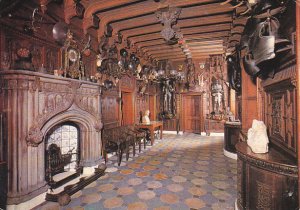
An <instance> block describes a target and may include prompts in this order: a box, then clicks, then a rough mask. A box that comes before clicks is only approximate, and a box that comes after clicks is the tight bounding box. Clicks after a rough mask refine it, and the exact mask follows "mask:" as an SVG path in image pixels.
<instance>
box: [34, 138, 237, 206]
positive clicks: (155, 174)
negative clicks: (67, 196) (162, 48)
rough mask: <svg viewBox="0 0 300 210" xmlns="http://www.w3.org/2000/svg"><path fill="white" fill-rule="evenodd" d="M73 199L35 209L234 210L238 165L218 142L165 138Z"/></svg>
mask: <svg viewBox="0 0 300 210" xmlns="http://www.w3.org/2000/svg"><path fill="white" fill-rule="evenodd" d="M116 162H117V161H116V157H114V156H113V157H111V158H110V160H109V162H108V164H107V170H106V172H107V173H106V174H105V175H104V176H103V177H101V178H100V179H98V180H97V181H95V182H93V183H92V184H90V185H89V186H87V187H85V188H84V189H83V190H81V191H79V192H78V193H76V194H74V195H73V196H72V200H71V202H70V203H69V204H68V205H67V206H64V207H59V206H58V204H57V203H53V202H45V203H43V204H42V205H40V206H38V207H37V208H35V209H43V210H46V209H47V210H50V209H51V210H52V209H64V210H71V209H76V210H78V209H86V210H98V209H118V210H123V209H124V210H125V209H129V210H132V209H136V210H143V209H156V210H165V209H172V210H173V209H174V210H185V209H188V210H193V209H203V210H204V209H207V210H208V209H219V210H225V209H230V210H232V209H234V201H235V199H236V160H232V159H230V158H227V157H225V156H224V155H223V137H222V136H209V137H207V136H200V135H197V134H183V135H175V134H164V137H163V140H156V143H155V144H154V145H153V146H152V147H151V146H148V147H147V149H146V150H144V151H143V152H142V153H138V155H137V156H135V157H131V158H130V159H129V161H126V160H123V161H122V164H121V166H119V167H118V166H117V164H116Z"/></svg>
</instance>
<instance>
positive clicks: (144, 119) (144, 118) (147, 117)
mask: <svg viewBox="0 0 300 210" xmlns="http://www.w3.org/2000/svg"><path fill="white" fill-rule="evenodd" d="M149 114H150V111H149V110H146V111H145V114H144V116H143V118H142V123H144V124H150V118H149Z"/></svg>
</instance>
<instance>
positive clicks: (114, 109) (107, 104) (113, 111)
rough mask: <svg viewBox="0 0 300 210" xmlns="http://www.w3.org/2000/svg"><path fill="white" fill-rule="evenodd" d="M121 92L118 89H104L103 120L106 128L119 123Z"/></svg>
mask: <svg viewBox="0 0 300 210" xmlns="http://www.w3.org/2000/svg"><path fill="white" fill-rule="evenodd" d="M118 99H119V92H118V91H117V90H116V89H113V90H109V91H104V93H103V96H102V121H103V126H104V127H105V128H108V127H109V128H112V127H116V126H118V125H119V110H120V104H119V100H118Z"/></svg>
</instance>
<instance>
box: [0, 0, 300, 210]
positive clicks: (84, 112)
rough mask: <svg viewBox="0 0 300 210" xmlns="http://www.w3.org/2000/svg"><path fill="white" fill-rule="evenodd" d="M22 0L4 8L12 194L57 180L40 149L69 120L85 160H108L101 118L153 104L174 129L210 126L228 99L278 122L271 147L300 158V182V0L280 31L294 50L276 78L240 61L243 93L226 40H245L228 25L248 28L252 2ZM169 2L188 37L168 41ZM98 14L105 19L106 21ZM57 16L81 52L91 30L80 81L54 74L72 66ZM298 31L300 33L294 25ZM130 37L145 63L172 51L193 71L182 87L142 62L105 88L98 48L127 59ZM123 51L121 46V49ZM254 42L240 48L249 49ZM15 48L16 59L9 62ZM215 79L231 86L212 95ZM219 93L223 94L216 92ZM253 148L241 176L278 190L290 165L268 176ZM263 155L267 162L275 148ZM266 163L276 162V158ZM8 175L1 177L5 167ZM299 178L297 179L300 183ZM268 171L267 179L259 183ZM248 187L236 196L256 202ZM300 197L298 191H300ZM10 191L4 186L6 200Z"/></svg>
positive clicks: (129, 120) (244, 115)
mask: <svg viewBox="0 0 300 210" xmlns="http://www.w3.org/2000/svg"><path fill="white" fill-rule="evenodd" d="M0 2H1V1H0ZM19 2H20V4H19V5H18V7H16V8H15V9H14V10H13V11H11V13H5V14H4V15H3V16H1V18H0V58H1V63H0V65H1V66H0V96H1V98H0V99H1V100H0V114H2V115H0V116H3V119H5V120H7V121H5V122H6V124H5V125H4V126H3V128H4V129H3V132H2V133H1V135H2V136H0V163H1V167H2V162H5V163H4V164H3V166H4V168H6V165H5V164H7V168H8V181H7V184H8V197H9V198H8V203H9V204H18V203H20V202H23V201H26V200H29V199H30V198H32V197H34V196H35V195H37V194H39V193H41V192H44V191H46V190H47V185H46V182H45V176H44V173H45V170H44V159H39V158H44V152H45V145H44V141H43V137H44V135H46V133H47V131H48V130H49V129H51V127H53V126H54V125H56V124H58V123H62V122H64V121H65V120H66V119H68V120H69V121H74V122H76V123H78V125H79V127H80V130H81V136H80V137H81V138H82V139H81V140H82V141H81V144H82V145H81V148H82V150H83V151H82V152H81V156H82V157H81V160H82V165H83V166H92V165H93V164H97V163H98V162H100V159H101V154H100V153H101V143H100V140H101V129H102V125H103V126H104V127H105V128H113V127H117V126H120V125H128V124H134V123H139V122H140V120H141V115H143V114H144V112H145V110H150V119H151V120H163V121H164V129H165V130H171V131H178V130H180V131H184V132H194V133H201V132H203V131H204V130H205V122H209V121H207V120H208V119H207V118H210V119H209V120H211V121H212V122H211V125H213V124H217V125H218V126H219V125H221V126H223V122H224V119H221V118H222V117H223V115H224V114H225V110H226V109H227V107H231V108H232V111H233V112H234V115H235V117H236V118H238V119H241V124H242V130H243V132H245V131H247V130H248V129H249V128H250V127H251V125H252V120H253V119H259V120H263V121H264V122H265V124H266V125H267V128H268V134H269V137H270V148H272V151H275V152H274V153H273V152H272V154H274V155H275V156H276V155H278V154H279V155H278V156H277V157H279V158H281V157H284V158H282V160H284V159H285V158H286V159H288V160H290V161H289V164H290V165H291V168H292V169H293V174H292V181H293V182H292V184H294V181H297V180H296V178H297V170H298V168H299V166H300V158H299V157H300V149H299V146H300V135H299V131H300V117H299V113H300V102H299V98H300V91H298V90H299V89H300V73H299V72H300V3H299V0H296V2H298V4H296V3H295V1H289V2H292V3H289V6H288V9H287V11H285V12H282V14H280V15H279V16H278V17H279V18H278V19H279V22H280V25H281V26H280V27H281V33H282V35H284V37H285V38H287V39H289V40H291V41H292V42H291V43H290V44H291V45H293V44H294V42H296V43H297V47H295V50H291V51H287V53H285V54H282V55H281V56H279V59H278V60H276V67H277V68H276V71H275V72H274V73H275V74H273V75H271V76H269V77H268V78H253V77H251V76H249V75H248V74H247V73H246V71H245V69H244V67H243V65H242V62H241V68H242V71H241V75H242V76H241V78H242V87H241V91H237V92H235V91H233V89H231V87H230V85H229V84H228V81H227V80H228V79H227V67H226V66H227V65H226V58H225V57H226V56H225V54H226V53H225V50H224V49H225V48H226V47H228V48H230V49H232V47H234V46H233V45H234V43H237V42H238V41H239V38H240V36H239V35H238V36H239V37H238V38H237V39H236V40H235V39H234V37H233V36H232V37H229V34H230V32H232V34H241V33H242V31H243V29H244V26H243V25H244V23H245V22H246V20H247V18H246V17H243V16H242V18H241V19H239V18H237V17H238V16H239V15H238V14H239V13H240V12H242V11H243V10H242V9H243V7H237V10H236V11H234V7H232V5H231V4H227V5H226V4H224V5H223V4H222V5H220V2H221V1H217V0H203V1H199V0H190V1H180V0H174V1H152V0H148V1H141V0H124V1H109V0H105V1H87V0H83V1H73V0H65V1H54V0H51V1H48V0H32V1H24V2H23V1H19ZM78 2H80V3H82V4H83V5H84V6H85V10H86V11H85V12H84V15H83V17H79V15H78V14H77V12H78V11H76V7H74V5H75V4H77V3H78ZM170 2H171V3H173V4H174V5H173V6H177V7H182V15H183V16H181V17H180V19H178V23H179V25H180V26H181V27H182V28H181V32H182V35H183V37H184V42H185V41H186V43H184V42H183V43H179V42H178V43H176V44H174V45H166V44H165V40H164V39H163V38H162V36H161V33H160V32H161V29H162V27H163V25H162V24H161V23H160V22H159V21H158V20H157V19H156V17H154V16H153V15H154V13H155V12H157V11H158V9H161V8H164V7H166V6H168V7H169V3H170ZM233 2H237V1H232V2H231V3H232V4H234V3H233ZM243 2H245V1H243ZM278 2H279V1H278ZM282 2H285V1H282ZM44 3H46V5H44ZM294 5H296V11H295V6H294ZM44 6H46V7H47V8H43V9H47V11H48V12H45V11H44V13H43V15H42V16H43V18H42V20H41V21H40V20H39V21H40V22H39V23H38V24H37V25H34V24H33V22H34V21H32V19H30V18H32V15H33V11H34V9H35V8H36V7H38V8H41V7H44ZM123 7H127V8H125V9H124V8H123ZM166 8H167V7H166ZM1 9H2V8H0V11H1ZM128 11H130V12H128ZM40 12H41V11H40ZM95 16H97V17H99V18H100V19H101V20H100V24H99V22H97V18H95ZM233 16H234V19H233V18H232V17H233ZM38 17H39V16H38ZM28 18H29V19H28ZM295 20H297V22H296V24H295ZM199 21H200V24H199ZM202 21H203V22H202ZM57 22H66V23H67V24H68V27H69V29H70V31H71V32H72V33H73V38H74V40H75V41H76V44H77V45H78V49H77V50H82V52H83V48H84V46H85V43H86V41H87V40H88V37H90V41H91V42H90V44H91V46H92V47H91V50H90V54H85V53H82V65H83V66H84V67H85V68H84V69H85V74H84V75H82V77H81V78H80V79H81V80H79V79H72V78H65V77H60V76H57V75H56V76H54V72H60V71H61V70H62V69H64V65H65V63H66V60H65V59H66V58H68V56H66V54H65V53H64V51H66V49H65V48H63V43H60V42H59V40H56V41H55V39H54V38H53V33H52V29H53V26H54V25H55V24H56V23H57ZM35 24H36V23H35ZM98 26H100V27H99V28H97V27H98ZM108 26H111V27H112V28H113V32H112V35H111V36H108V34H107V33H109V30H108V29H109V28H110V27H108ZM235 26H237V27H235ZM144 30H145V31H147V32H145V31H144ZM118 32H120V33H123V35H124V37H123V38H122V37H121V36H120V37H121V41H120V40H117V39H116V37H117V34H118ZM294 32H296V35H294V36H292V35H293V34H294ZM234 36H236V35H234ZM106 38H107V40H106ZM118 38H119V37H118ZM103 40H104V41H103ZM230 40H231V41H232V42H230ZM102 41H103V42H105V41H107V43H106V45H105V46H102V45H100V44H99V43H101V42H102ZM188 41H189V42H188ZM198 41H199V43H197V42H198ZM200 42H201V43H200ZM187 43H188V44H187ZM73 44H74V43H73ZM101 44H102V43H101ZM198 44H199V45H198ZM114 45H116V51H113V50H112V51H113V53H111V52H110V51H109V50H108V49H106V47H107V48H109V47H111V46H114ZM188 45H190V46H189V47H190V49H191V51H193V52H194V54H193V56H195V57H194V58H195V59H194V58H193V60H192V63H190V64H188V61H191V60H189V59H187V54H185V53H186V52H187V51H189V50H188V49H184V48H185V47H188ZM294 46H295V45H294ZM104 48H105V49H104ZM122 48H124V49H127V50H128V55H129V56H130V54H131V53H135V54H136V55H137V56H139V59H140V61H141V64H142V65H144V64H145V66H147V68H148V70H149V71H150V69H152V68H154V67H157V66H158V63H159V62H158V61H159V60H160V61H164V62H165V61H166V60H168V59H169V60H170V61H171V62H170V66H172V69H171V67H170V69H169V70H168V71H170V70H173V67H174V69H176V70H179V69H180V71H181V72H183V73H184V74H185V76H186V78H185V79H184V81H181V83H179V84H176V85H174V86H172V85H170V84H169V83H168V82H169V81H170V80H169V79H170V78H167V79H166V78H158V79H156V80H151V79H149V80H147V81H146V80H142V79H140V78H139V77H138V76H137V75H134V74H137V72H134V73H133V72H128V70H126V71H127V72H126V73H123V74H122V75H118V76H119V77H118V78H116V77H114V78H113V79H114V80H115V81H116V80H118V82H115V84H114V85H113V87H112V88H111V89H109V88H106V87H104V85H103V84H102V83H101V82H100V80H99V81H98V83H97V81H90V80H88V78H89V79H92V78H93V77H95V76H96V75H97V73H99V72H101V71H100V70H99V69H101V68H97V61H99V60H97V55H98V54H99V53H100V51H104V50H106V51H107V52H109V53H111V54H114V57H113V59H115V60H117V61H119V60H118V59H120V53H119V52H120V49H122ZM213 48H216V49H213ZM110 50H111V49H110ZM27 51H28V52H29V54H30V56H29V55H25V56H24V55H22V54H24V53H25V54H26V53H28V52H27ZM185 51H186V52H185ZM295 51H296V52H295ZM228 52H229V51H228ZM117 53H118V56H116V55H115V54H117ZM245 53H246V52H245V51H242V52H241V55H242V56H243V55H244V54H245ZM100 54H101V53H100ZM103 54H105V53H103ZM22 56H23V57H22ZM98 56H99V55H98ZM177 56H179V57H177ZM5 58H8V59H9V61H8V62H6V61H5V60H4V59H5ZM296 61H297V62H296ZM116 63H117V62H115V63H114V64H116ZM171 64H172V65H171ZM117 65H119V64H117ZM98 67H99V66H98ZM107 68H108V67H107ZM113 68H115V69H116V68H118V67H116V65H115V66H114V67H112V68H109V69H110V70H113ZM147 68H146V69H147ZM157 68H158V67H157ZM106 70H107V69H106ZM264 70H269V69H264ZM103 71H104V70H103ZM102 73H103V72H101V74H102ZM99 74H100V73H99ZM110 76H111V75H110ZM169 76H170V75H169ZM68 77H70V76H68ZM91 77H92V78H91ZM111 77H113V76H111ZM149 78H150V77H149ZM110 79H111V78H110ZM166 81H167V84H166V86H167V85H169V86H168V87H171V88H172V90H168V91H165V92H164V91H163V86H162V85H161V84H163V83H164V82H166ZM166 86H165V87H166ZM213 86H214V87H217V88H219V89H221V90H220V91H218V90H217V91H216V92H214V93H215V94H214V93H213ZM215 90H216V89H215ZM167 92H168V93H169V94H171V92H172V94H173V95H172V96H170V98H172V100H173V99H174V98H175V100H174V101H172V102H171V103H170V102H169V101H168V102H167V103H166V104H168V105H170V106H172V111H174V113H168V111H169V110H167V112H166V113H167V114H171V117H170V118H171V119H162V116H163V115H165V116H167V114H166V113H163V111H166V110H165V109H164V108H165V106H164V104H165V101H163V100H164V98H168V97H165V96H166V93H167ZM220 94H221V97H216V96H220ZM217 99H219V100H217ZM220 107H221V108H220ZM215 111H216V113H217V114H216V113H215ZM215 114H216V115H217V117H220V119H213V117H212V116H211V115H215ZM6 117H9V119H7V118H6ZM165 118H168V117H165ZM35 119H42V120H44V121H43V122H42V123H41V124H40V125H39V124H37V125H35V126H31V124H32V123H34V121H35ZM55 120H56V121H55ZM37 122H40V121H38V120H36V122H35V123H37ZM211 127H214V126H210V128H208V130H210V129H211ZM210 131H211V132H213V130H210ZM27 137H28V138H27ZM245 147H246V145H245V144H244V146H241V150H242V151H240V153H239V155H240V158H241V159H240V160H239V162H238V177H239V180H242V181H241V182H242V184H243V186H246V185H247V186H248V187H249V189H251V191H252V192H254V191H255V190H256V189H264V187H265V188H268V189H270V186H271V187H276V186H275V185H276V184H274V183H275V182H276V177H279V181H280V183H283V184H285V183H284V182H285V181H286V180H285V178H282V177H280V176H277V175H276V173H277V172H278V171H279V172H280V167H281V166H282V165H281V164H279V168H277V169H278V170H273V169H272V173H271V174H270V173H269V172H267V173H265V174H266V178H265V180H262V178H261V177H259V176H260V175H261V176H262V175H263V173H264V172H265V171H266V170H265V169H264V167H263V165H259V169H258V168H256V167H257V165H256V166H253V163H254V162H252V163H251V164H250V163H249V162H247V157H251V158H250V159H249V160H250V161H251V160H253V161H254V159H257V156H256V155H253V154H252V153H251V151H249V150H248V149H245ZM262 159H263V160H264V161H268V160H267V158H262ZM275 159H276V157H275ZM257 163H262V162H257ZM268 166H269V167H272V166H278V163H276V164H273V165H272V164H268ZM297 166H298V168H297ZM40 170H41V171H42V172H40ZM280 173H281V172H280ZM281 175H282V174H281ZM284 175H285V174H284ZM0 176H1V177H2V175H1V174H0ZM298 176H299V177H300V175H299V173H298ZM3 177H6V176H5V175H4V176H3ZM257 177H258V179H257V180H258V182H257V183H259V184H255V183H254V184H253V185H252V184H251V183H250V181H253V182H255V181H256V178H257ZM270 177H271V178H270ZM269 178H270V179H269ZM299 180H300V179H299V178H298V185H299V183H300V181H299ZM263 181H265V182H266V183H263V184H261V183H260V182H263ZM0 183H1V182H0ZM239 184H241V183H238V188H239V190H240V191H242V186H241V185H239ZM267 185H269V186H267ZM261 186H262V187H261ZM286 186H290V185H286ZM0 188H1V184H0ZM2 189H3V188H2ZM2 189H0V195H1V193H2V192H5V189H4V190H2ZM243 189H246V188H243ZM280 189H285V188H284V187H282V188H280ZM298 190H299V189H298ZM243 193H244V194H243ZM243 193H242V194H243V195H238V196H241V197H243V199H242V198H241V204H240V207H242V206H243V205H244V204H245V205H246V200H247V202H248V204H249V205H250V206H251V207H252V204H253V203H251V198H252V197H251V196H249V195H246V193H247V192H244V191H243ZM277 193H278V192H277ZM247 196H248V197H247ZM276 196H278V194H276ZM279 196H280V195H279ZM298 196H299V197H300V190H299V193H298ZM246 198H247V199H246ZM1 199H2V196H1V198H0V201H1ZM253 199H254V200H255V199H256V198H253ZM250 203H251V204H250ZM249 205H248V207H249ZM0 208H1V206H0ZM251 210H252V209H251Z"/></svg>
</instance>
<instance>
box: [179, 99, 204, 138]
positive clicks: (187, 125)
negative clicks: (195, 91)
mask: <svg viewBox="0 0 300 210" xmlns="http://www.w3.org/2000/svg"><path fill="white" fill-rule="evenodd" d="M182 100H183V103H182V104H183V107H182V114H183V131H184V132H191V133H201V130H202V129H201V128H202V113H203V111H202V110H203V107H202V97H201V95H184V96H183V97H182Z"/></svg>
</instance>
